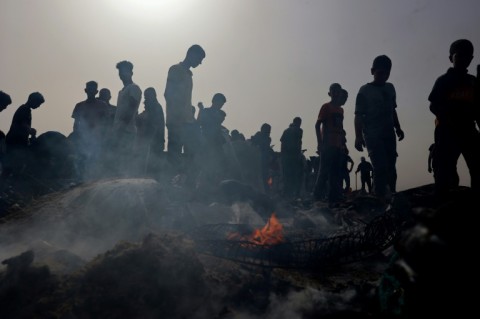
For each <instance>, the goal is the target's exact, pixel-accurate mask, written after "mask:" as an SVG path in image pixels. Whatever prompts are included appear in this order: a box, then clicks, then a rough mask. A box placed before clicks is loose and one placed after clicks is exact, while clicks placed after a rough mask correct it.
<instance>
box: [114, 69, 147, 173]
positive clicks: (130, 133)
mask: <svg viewBox="0 0 480 319" xmlns="http://www.w3.org/2000/svg"><path fill="white" fill-rule="evenodd" d="M116 67H117V69H118V76H119V77H120V80H121V81H122V83H123V88H122V89H121V90H120V91H119V92H118V98H117V111H116V112H115V118H114V120H113V129H112V135H111V138H112V144H113V145H112V146H113V152H114V153H113V154H114V156H116V158H115V159H112V160H114V161H115V162H116V164H117V169H118V173H120V174H121V175H127V176H128V175H131V172H129V170H130V169H131V165H130V164H131V162H132V161H133V151H134V145H135V139H136V135H137V125H136V120H137V114H138V108H139V106H140V102H141V99H142V90H141V89H140V87H139V86H138V85H137V84H135V83H134V82H133V79H132V77H133V64H132V63H131V62H130V61H121V62H118V63H117V65H116Z"/></svg>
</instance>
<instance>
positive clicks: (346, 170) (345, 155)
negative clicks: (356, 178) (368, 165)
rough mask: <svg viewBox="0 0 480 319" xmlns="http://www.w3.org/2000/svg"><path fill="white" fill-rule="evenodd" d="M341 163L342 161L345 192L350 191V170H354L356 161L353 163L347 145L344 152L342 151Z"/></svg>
mask: <svg viewBox="0 0 480 319" xmlns="http://www.w3.org/2000/svg"><path fill="white" fill-rule="evenodd" d="M341 163H342V181H343V182H345V188H344V189H343V192H344V193H349V192H350V191H351V189H350V172H351V171H352V170H353V165H354V163H353V159H352V158H351V157H350V155H349V151H348V148H347V147H346V146H345V147H344V148H343V152H342V153H341ZM349 164H350V165H349ZM342 184H343V183H342Z"/></svg>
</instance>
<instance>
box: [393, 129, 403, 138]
mask: <svg viewBox="0 0 480 319" xmlns="http://www.w3.org/2000/svg"><path fill="white" fill-rule="evenodd" d="M395 133H397V136H398V140H399V141H401V140H403V138H404V137H405V134H404V133H403V131H402V129H396V130H395Z"/></svg>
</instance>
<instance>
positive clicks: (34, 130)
mask: <svg viewBox="0 0 480 319" xmlns="http://www.w3.org/2000/svg"><path fill="white" fill-rule="evenodd" d="M30 135H31V136H35V135H37V130H36V129H34V128H30Z"/></svg>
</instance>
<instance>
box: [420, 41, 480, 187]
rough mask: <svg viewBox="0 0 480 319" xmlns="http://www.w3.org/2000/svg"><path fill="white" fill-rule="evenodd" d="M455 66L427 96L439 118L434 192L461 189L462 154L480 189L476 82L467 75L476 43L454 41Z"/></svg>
mask: <svg viewBox="0 0 480 319" xmlns="http://www.w3.org/2000/svg"><path fill="white" fill-rule="evenodd" d="M449 59H450V62H452V64H453V67H451V68H449V69H448V71H447V72H446V73H445V74H443V75H442V76H440V77H439V78H438V79H437V80H436V81H435V84H434V86H433V89H432V92H431V93H430V95H429V96H428V100H429V101H430V111H431V112H432V113H433V114H434V115H435V116H436V120H437V122H438V123H437V125H436V127H435V133H434V140H435V152H434V154H433V162H434V163H435V174H434V179H435V192H436V194H437V195H442V194H445V192H448V191H449V190H450V189H452V188H455V187H456V186H458V181H457V176H458V175H457V161H458V158H459V157H460V155H463V158H464V159H465V162H466V164H467V166H468V168H469V172H470V178H471V187H472V189H474V190H477V191H478V189H479V187H480V184H479V183H480V156H479V155H477V154H478V152H476V151H478V147H479V145H480V144H479V139H480V137H479V132H478V129H477V127H475V124H476V125H479V124H480V117H479V113H480V108H479V105H478V96H476V95H478V93H477V92H476V89H477V83H476V78H475V77H474V76H473V75H470V74H468V66H469V65H470V63H471V61H472V59H473V44H472V43H471V42H470V41H469V40H466V39H460V40H456V41H454V42H453V43H452V44H451V46H450V55H449Z"/></svg>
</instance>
